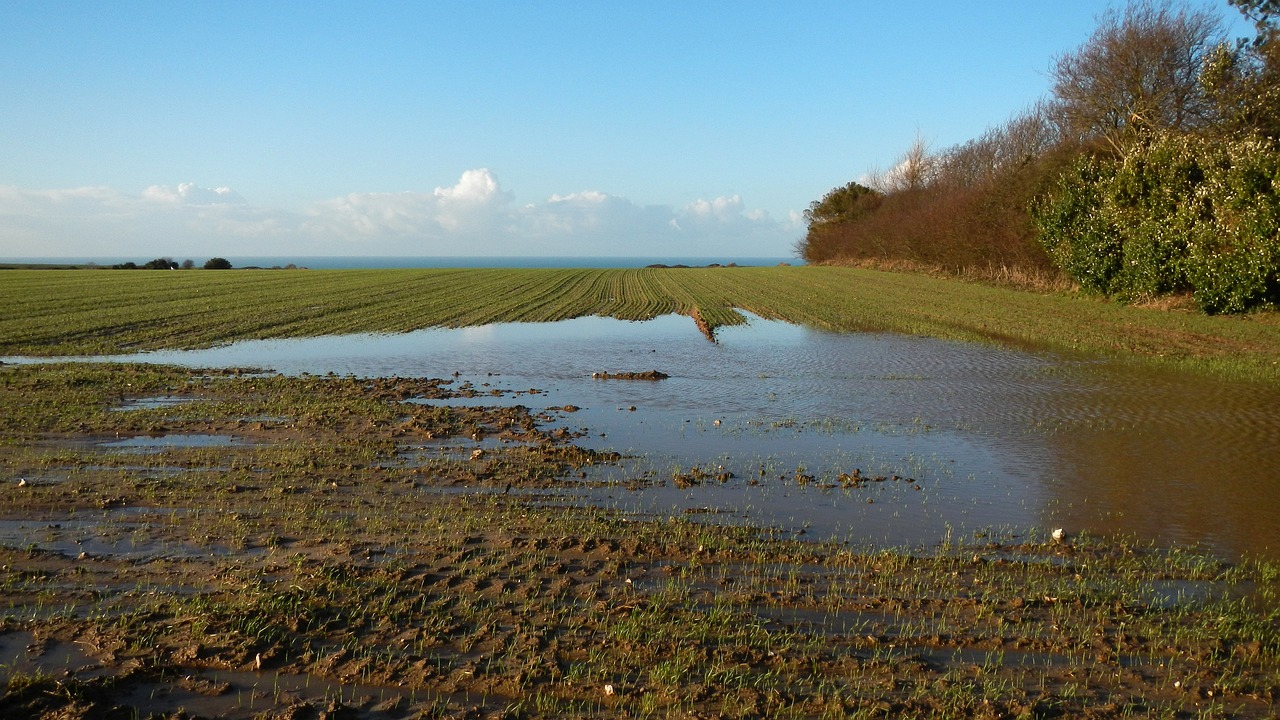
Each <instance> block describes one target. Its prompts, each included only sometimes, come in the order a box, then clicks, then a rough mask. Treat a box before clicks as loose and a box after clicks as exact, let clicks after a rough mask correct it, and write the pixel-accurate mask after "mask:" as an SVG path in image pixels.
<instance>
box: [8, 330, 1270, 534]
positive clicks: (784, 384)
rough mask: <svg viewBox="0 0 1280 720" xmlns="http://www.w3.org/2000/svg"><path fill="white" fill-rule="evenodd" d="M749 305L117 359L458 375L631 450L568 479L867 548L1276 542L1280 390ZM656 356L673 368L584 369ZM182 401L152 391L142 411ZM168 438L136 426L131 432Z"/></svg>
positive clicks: (661, 507)
mask: <svg viewBox="0 0 1280 720" xmlns="http://www.w3.org/2000/svg"><path fill="white" fill-rule="evenodd" d="M749 319H750V323H749V324H748V325H746V326H737V327H723V328H720V329H719V330H718V332H717V335H716V338H715V339H716V342H714V343H712V342H708V340H707V339H706V338H704V337H703V335H701V334H700V333H699V332H698V330H697V328H696V327H695V326H694V323H693V322H692V321H690V320H689V318H687V317H682V316H665V317H660V318H658V319H655V320H652V321H647V322H625V321H619V320H614V319H610V318H601V317H584V318H578V319H575V320H569V321H562V322H558V323H528V324H521V323H512V324H497V325H489V326H484V327H477V328H465V329H459V330H427V331H418V332H412V333H404V334H395V335H358V336H341V337H321V338H311V339H301V340H281V341H250V342H239V343H235V344H232V345H228V346H224V347H219V348H214V349H210V350H204V351H183V352H153V353H145V354H141V355H137V356H120V357H115V358H106V359H111V360H121V359H124V360H145V361H147V362H155V363H175V364H181V365H186V366H191V367H261V368H270V369H273V370H276V371H279V372H282V373H285V374H288V375H304V374H312V375H325V374H328V373H334V374H337V375H340V376H345V375H355V376H358V377H446V376H448V377H453V378H455V387H466V386H468V384H469V386H470V387H472V388H474V389H475V390H477V391H479V396H478V397H474V398H469V399H453V400H449V401H430V400H424V401H421V402H428V403H431V402H448V403H453V404H470V405H477V406H484V405H496V406H502V405H523V406H527V407H529V408H531V409H532V410H534V411H545V410H550V411H551V414H550V415H548V416H546V417H545V418H544V423H543V426H544V428H560V427H563V428H564V429H565V430H566V431H569V432H572V433H574V434H575V435H579V437H577V439H576V440H575V442H576V443H577V444H578V445H580V446H583V447H587V448H592V449H597V450H612V451H616V452H618V453H621V454H622V455H623V460H622V461H621V462H620V463H618V464H617V465H613V466H602V467H593V468H589V470H588V471H586V472H584V473H583V477H582V478H580V479H581V480H582V481H583V482H582V483H581V484H582V488H581V489H580V490H576V491H575V490H568V491H565V492H566V494H568V495H571V496H577V497H579V498H580V500H579V501H580V502H583V503H589V504H593V505H599V506H604V507H611V508H619V509H622V510H626V511H629V512H642V513H647V514H653V515H658V516H661V515H663V514H667V513H671V514H678V513H697V514H700V515H702V516H705V517H706V518H714V519H715V520H717V521H720V522H730V523H744V524H750V525H757V526H769V527H777V528H780V529H783V530H785V531H788V532H792V533H796V534H801V533H803V534H806V535H808V536H810V537H816V538H838V539H842V540H848V541H850V542H852V543H854V544H856V545H894V546H901V545H906V546H918V545H931V544H933V543H936V542H938V541H939V540H940V539H941V538H943V537H947V536H950V535H952V534H957V533H958V534H966V535H972V534H974V533H979V534H980V533H983V532H986V531H988V530H990V529H995V530H997V531H1009V530H1013V531H1017V532H1023V533H1036V532H1039V533H1044V532H1047V530H1048V529H1049V528H1055V527H1065V528H1068V529H1070V530H1071V531H1073V532H1079V531H1081V530H1089V531H1094V532H1099V533H1117V532H1118V533H1132V534H1136V535H1137V536H1139V537H1145V538H1150V539H1152V540H1154V541H1156V542H1157V543H1160V544H1166V545H1167V544H1196V543H1198V544H1203V545H1204V546H1206V547H1207V548H1209V549H1210V550H1212V551H1214V552H1216V553H1219V554H1222V555H1225V556H1228V557H1236V556H1240V555H1242V554H1247V555H1258V556H1264V557H1276V556H1278V555H1280V544H1278V543H1277V542H1276V541H1275V539H1274V538H1275V537H1277V530H1280V520H1277V518H1280V409H1278V408H1280V393H1277V392H1276V391H1275V390H1273V389H1270V388H1259V387H1258V386H1255V385H1250V384H1245V383H1239V384H1233V383H1230V382H1226V381H1220V380H1213V379H1204V378H1201V377H1192V376H1188V375H1185V374H1174V373H1166V372H1161V371H1157V370H1152V369H1150V368H1149V367H1145V366H1144V367H1137V366H1131V365H1122V364H1119V363H1111V362H1101V361H1097V360H1089V359H1083V358H1078V357H1068V356H1062V355H1050V354H1041V353H1034V352H1018V351H1012V350H1008V349H1002V348H997V347H993V346H987V345H978V344H964V343H954V342H947V341H941V340H934V339H929V338H922V337H911V336H901V335H891V334H835V333H825V332H820V331H815V330H812V329H809V328H805V327H802V326H797V325H790V324H786V323H781V322H775V321H769V320H765V319H762V318H758V317H754V316H753V317H750V318H749ZM9 360H13V359H9ZM647 370H657V371H660V372H661V373H663V374H665V375H667V376H668V377H667V378H665V379H662V380H656V381H646V380H619V379H601V378H593V377H592V376H593V374H595V373H604V372H608V373H618V372H641V371H647ZM178 400H180V399H178V398H172V397H167V396H158V397H156V398H155V399H154V401H153V402H152V403H151V405H150V407H164V406H167V405H170V404H173V403H175V402H178ZM134 402H135V403H137V402H142V403H143V405H141V406H142V407H146V406H148V405H146V400H145V399H143V400H142V401H138V400H135V401H134ZM410 402H416V401H415V400H412V399H411V400H410ZM566 407H569V408H572V411H565V410H564V408H566ZM182 441H183V442H192V443H201V444H203V445H206V446H215V447H216V446H217V445H218V444H219V443H221V442H227V441H226V440H224V439H222V438H218V437H212V436H210V437H208V438H186V439H184V440H182ZM174 442H177V441H174ZM157 444H163V441H160V440H154V439H153V440H146V439H132V440H123V441H121V447H120V448H119V449H120V450H121V451H127V452H148V451H149V450H148V448H149V447H154V446H155V445H157ZM475 447H476V448H480V447H481V445H480V443H479V442H477V444H476V445H475ZM466 449H467V448H466V447H465V446H464V447H463V448H462V450H463V451H465V450H466Z"/></svg>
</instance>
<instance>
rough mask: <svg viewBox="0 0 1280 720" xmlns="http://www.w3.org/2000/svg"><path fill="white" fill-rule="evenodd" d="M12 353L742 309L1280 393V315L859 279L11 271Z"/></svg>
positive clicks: (7, 303) (827, 271)
mask: <svg viewBox="0 0 1280 720" xmlns="http://www.w3.org/2000/svg"><path fill="white" fill-rule="evenodd" d="M0 280H3V282H0V354H12V355H18V354H31V355H70V354H97V353H113V352H121V351H129V350H144V349H156V348H190V347H201V346H208V345H212V344H217V343H224V342H229V341H233V340H238V339H244V338H268V337H299V336H309V335H323V334H334V333H352V332H401V331H407V330H415V329H420V328H427V327H438V326H443V327H458V326H467V325H479V324H484V323H490V322H499V321H547V320H560V319H564V318H570V317H577V316H581V315H609V316H613V317H618V318H623V319H633V320H641V319H648V318H652V317H655V316H657V315H661V314H665V313H683V314H690V313H692V312H693V311H694V310H695V309H696V310H698V311H699V313H700V315H701V316H702V318H703V319H704V320H705V321H706V322H707V323H708V324H709V325H711V326H713V327H714V326H719V325H727V324H735V323H739V322H742V317H741V315H739V314H738V313H737V312H736V311H735V310H734V308H742V309H745V310H749V311H751V312H754V313H757V314H759V315H762V316H765V317H772V318H780V319H784V320H788V321H791V322H797V323H804V324H807V325H811V326H813V327H817V328H822V329H827V330H836V331H850V330H891V331H897V332H906V333H917V334H923V335H932V336H937V337H943V338H952V339H959V340H978V341H994V342H1000V343H1007V344H1010V345H1013V346H1018V347H1029V348H1046V349H1059V350H1074V351H1081V352H1085V353H1094V354H1100V355H1106V356H1113V357H1126V358H1136V359H1140V360H1142V361H1150V362H1154V363H1157V364H1162V365H1168V366H1171V367H1178V368H1187V369H1192V370H1195V371H1198V372H1207V373H1211V374H1216V375H1220V376H1231V377H1239V378H1247V379H1254V380H1263V381H1267V382H1275V381H1277V378H1280V364H1277V362H1278V360H1280V315H1277V314H1274V313H1267V314H1257V315H1250V316H1245V317H1207V316H1203V315H1200V314H1196V313H1190V312H1182V311H1167V310H1158V309H1145V308H1135V307H1128V306H1124V305H1119V304H1115V303H1110V302H1105V301H1101V300H1097V299H1091V298H1081V297H1075V296H1070V295H1066V294H1061V293H1059V294H1039V293H1032V292H1026V291H1021V290H1014V289H1009V288H1001V287H994V286H990V285H984V284H978V283H972V282H963V281H959V280H952V279H944V278H936V277H928V276H924V275H917V274H907V273H890V272H882V271H875V270H864V269H857V268H835V267H769V268H688V269H685V268H678V269H676V268H673V269H651V268H645V269H632V270H618V269H611V270H599V269H592V270H548V269H520V270H507V269H473V270H452V269H450V270H334V271H305V272H287V273H285V272H280V273H274V272H273V273H266V272H258V271H251V270H246V271H227V272H218V273H204V272H200V273H197V272H190V273H184V272H148V273H115V272H90V271H22V270H15V271H10V272H6V273H5V275H4V277H3V278H0Z"/></svg>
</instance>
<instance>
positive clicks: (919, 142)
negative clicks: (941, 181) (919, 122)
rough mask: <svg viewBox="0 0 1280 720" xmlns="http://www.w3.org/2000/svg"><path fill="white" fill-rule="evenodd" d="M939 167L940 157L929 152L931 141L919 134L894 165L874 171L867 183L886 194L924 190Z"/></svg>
mask: <svg viewBox="0 0 1280 720" xmlns="http://www.w3.org/2000/svg"><path fill="white" fill-rule="evenodd" d="M937 169H938V159H937V158H936V157H934V156H933V154H932V153H930V152H929V143H928V142H927V141H926V140H925V139H924V137H922V136H920V135H917V136H916V139H915V142H913V143H911V147H910V148H908V149H907V151H906V152H904V153H902V155H900V156H899V157H898V160H897V162H895V163H894V165H893V167H891V168H889V169H888V170H884V171H880V170H876V171H872V172H871V173H870V175H871V176H870V178H868V180H867V184H868V185H870V186H871V187H872V188H874V189H875V190H877V191H879V192H882V193H884V194H885V195H889V194H892V193H900V192H910V191H912V190H923V189H924V188H925V187H926V186H927V185H928V184H929V183H930V182H932V181H933V179H934V177H935V174H936V171H937Z"/></svg>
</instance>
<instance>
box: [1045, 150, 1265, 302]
mask: <svg viewBox="0 0 1280 720" xmlns="http://www.w3.org/2000/svg"><path fill="white" fill-rule="evenodd" d="M1032 216H1033V220H1034V221H1035V223H1036V227H1037V229H1038V232H1039V236H1040V240H1041V242H1042V243H1043V244H1044V246H1045V249H1046V250H1047V251H1048V253H1049V255H1050V256H1051V257H1052V258H1053V260H1054V262H1055V263H1056V264H1057V265H1058V267H1060V268H1061V269H1062V270H1063V271H1064V272H1066V273H1067V274H1068V275H1069V276H1070V277H1071V278H1073V279H1074V280H1075V281H1076V282H1077V283H1079V284H1080V286H1081V287H1082V288H1085V289H1086V290H1089V291H1093V292H1097V293H1101V294H1105V295H1112V296H1116V297H1119V298H1121V299H1124V300H1130V301H1132V300H1142V299H1149V298H1154V297H1159V296H1162V295H1167V294H1170V293H1184V292H1189V293H1190V294H1191V296H1192V297H1193V298H1194V300H1195V303H1196V304H1197V305H1198V306H1199V307H1200V308H1201V309H1202V310H1204V311H1205V312H1209V313H1239V312H1245V311H1248V310H1251V309H1254V308H1257V307H1261V306H1268V305H1270V306H1276V305H1278V304H1280V153H1277V152H1276V151H1275V150H1274V149H1273V148H1272V147H1271V146H1270V145H1269V144H1268V143H1264V142H1260V141H1256V140H1251V139H1243V140H1232V139H1224V138H1204V137H1200V136H1194V135H1184V134H1173V133H1169V134H1164V135H1161V136H1159V137H1156V138H1154V139H1153V140H1151V141H1149V142H1147V143H1143V144H1138V145H1135V146H1133V147H1132V148H1130V149H1129V151H1128V152H1127V153H1126V154H1125V155H1124V157H1122V158H1118V159H1116V158H1107V157H1099V156H1083V157H1081V158H1079V159H1078V160H1077V162H1076V163H1075V164H1074V166H1073V167H1072V168H1070V169H1069V170H1068V171H1067V172H1066V173H1065V174H1064V175H1063V176H1062V178H1061V179H1060V181H1059V182H1058V183H1057V185H1056V186H1055V187H1054V188H1053V189H1052V190H1051V191H1050V192H1049V193H1048V195H1047V196H1046V197H1044V198H1043V199H1042V200H1041V201H1040V202H1038V203H1037V204H1036V205H1035V206H1034V207H1033V209H1032Z"/></svg>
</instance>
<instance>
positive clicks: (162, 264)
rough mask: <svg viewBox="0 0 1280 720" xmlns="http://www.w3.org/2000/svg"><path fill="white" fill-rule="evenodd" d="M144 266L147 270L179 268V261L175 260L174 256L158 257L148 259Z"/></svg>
mask: <svg viewBox="0 0 1280 720" xmlns="http://www.w3.org/2000/svg"><path fill="white" fill-rule="evenodd" d="M142 267H143V269H145V270H177V269H178V263H176V262H174V261H173V258H156V259H155V260H148V261H147V264H145V265H143V266H142Z"/></svg>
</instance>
